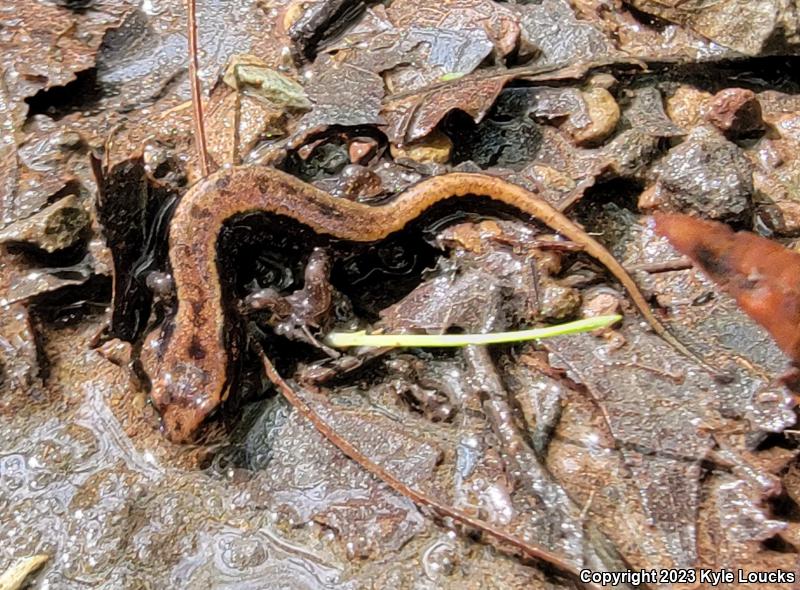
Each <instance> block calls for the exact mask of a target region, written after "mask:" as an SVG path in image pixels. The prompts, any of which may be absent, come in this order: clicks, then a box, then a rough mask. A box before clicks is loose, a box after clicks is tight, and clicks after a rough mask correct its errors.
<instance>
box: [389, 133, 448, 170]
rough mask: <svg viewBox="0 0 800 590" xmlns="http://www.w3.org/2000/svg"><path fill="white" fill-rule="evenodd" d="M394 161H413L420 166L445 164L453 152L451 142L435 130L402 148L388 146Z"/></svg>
mask: <svg viewBox="0 0 800 590" xmlns="http://www.w3.org/2000/svg"><path fill="white" fill-rule="evenodd" d="M389 151H390V152H391V154H392V157H393V158H394V159H395V160H398V161H402V160H404V159H405V160H413V161H414V162H419V163H421V164H445V163H447V161H448V160H449V159H450V154H451V153H452V151H453V142H452V141H450V138H449V137H447V135H445V134H444V133H442V132H441V131H438V130H435V131H432V132H431V133H429V134H428V135H426V136H425V137H423V138H422V139H419V140H417V141H413V142H411V143H408V144H406V145H404V146H402V147H401V146H396V145H390V146H389Z"/></svg>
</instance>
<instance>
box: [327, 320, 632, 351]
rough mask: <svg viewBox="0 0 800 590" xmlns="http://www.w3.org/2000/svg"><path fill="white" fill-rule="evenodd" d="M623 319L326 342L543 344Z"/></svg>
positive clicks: (350, 335) (335, 336) (341, 335)
mask: <svg viewBox="0 0 800 590" xmlns="http://www.w3.org/2000/svg"><path fill="white" fill-rule="evenodd" d="M621 319H622V316H620V315H604V316H598V317H595V318H586V319H582V320H576V321H574V322H567V323H566V324H559V325H557V326H546V327H544V328H533V329H530V330H516V331H513V332H495V333H493V334H367V333H366V332H364V331H361V332H331V333H329V334H328V335H327V336H326V337H325V339H324V342H325V344H327V345H328V346H331V347H333V348H346V347H349V346H373V347H398V346H402V347H414V348H428V347H430V348H438V347H455V346H468V345H471V344H507V343H510V342H524V341H527V340H542V339H544V338H553V337H555V336H565V335H567V334H579V333H581V332H591V331H592V330H597V329H599V328H605V327H607V326H610V325H611V324H614V323H616V322H618V321H620V320H621Z"/></svg>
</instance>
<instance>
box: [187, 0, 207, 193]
mask: <svg viewBox="0 0 800 590" xmlns="http://www.w3.org/2000/svg"><path fill="white" fill-rule="evenodd" d="M187 2H188V4H189V10H188V12H189V14H188V21H189V22H188V25H189V81H190V83H191V86H192V109H193V112H192V115H193V116H192V118H193V119H194V133H195V146H196V147H197V158H198V160H200V173H201V174H202V175H203V178H205V177H206V176H208V150H207V149H206V126H205V121H204V119H203V100H202V97H201V96H200V78H199V77H198V75H197V19H196V14H195V13H196V6H195V0H187Z"/></svg>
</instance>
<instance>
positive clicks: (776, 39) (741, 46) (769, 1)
mask: <svg viewBox="0 0 800 590" xmlns="http://www.w3.org/2000/svg"><path fill="white" fill-rule="evenodd" d="M626 2H627V3H628V4H631V5H633V6H635V7H636V8H638V9H639V10H642V11H644V12H647V13H650V14H654V15H656V16H658V17H660V18H664V19H667V20H670V21H672V22H676V23H679V24H681V25H684V26H687V27H689V28H691V29H693V30H695V31H697V32H698V33H700V34H701V35H703V36H705V37H708V38H709V39H711V40H712V41H716V42H717V43H719V44H720V45H724V46H726V47H730V48H731V49H735V50H737V51H740V52H742V53H745V54H747V55H758V54H759V53H761V52H762V51H764V50H765V49H767V47H768V46H769V45H770V44H771V42H772V43H780V42H781V41H785V42H788V43H789V44H797V43H798V42H800V39H799V38H798V27H797V21H796V19H797V13H796V9H795V10H794V11H793V10H791V9H789V10H786V8H785V5H784V4H783V3H782V2H780V1H778V0H765V1H763V2H748V1H747V0H720V1H718V2H682V1H680V0H626Z"/></svg>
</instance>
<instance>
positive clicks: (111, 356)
mask: <svg viewBox="0 0 800 590" xmlns="http://www.w3.org/2000/svg"><path fill="white" fill-rule="evenodd" d="M96 350H97V352H98V354H99V355H100V356H102V357H103V358H104V359H106V360H107V361H109V362H110V363H113V364H115V365H117V366H118V367H125V366H127V365H128V364H129V363H130V362H131V358H132V357H133V346H132V345H131V343H130V342H125V341H124V340H120V339H119V338H113V339H111V340H109V341H107V342H105V343H103V344H101V345H100V346H98V347H97V348H96Z"/></svg>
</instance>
